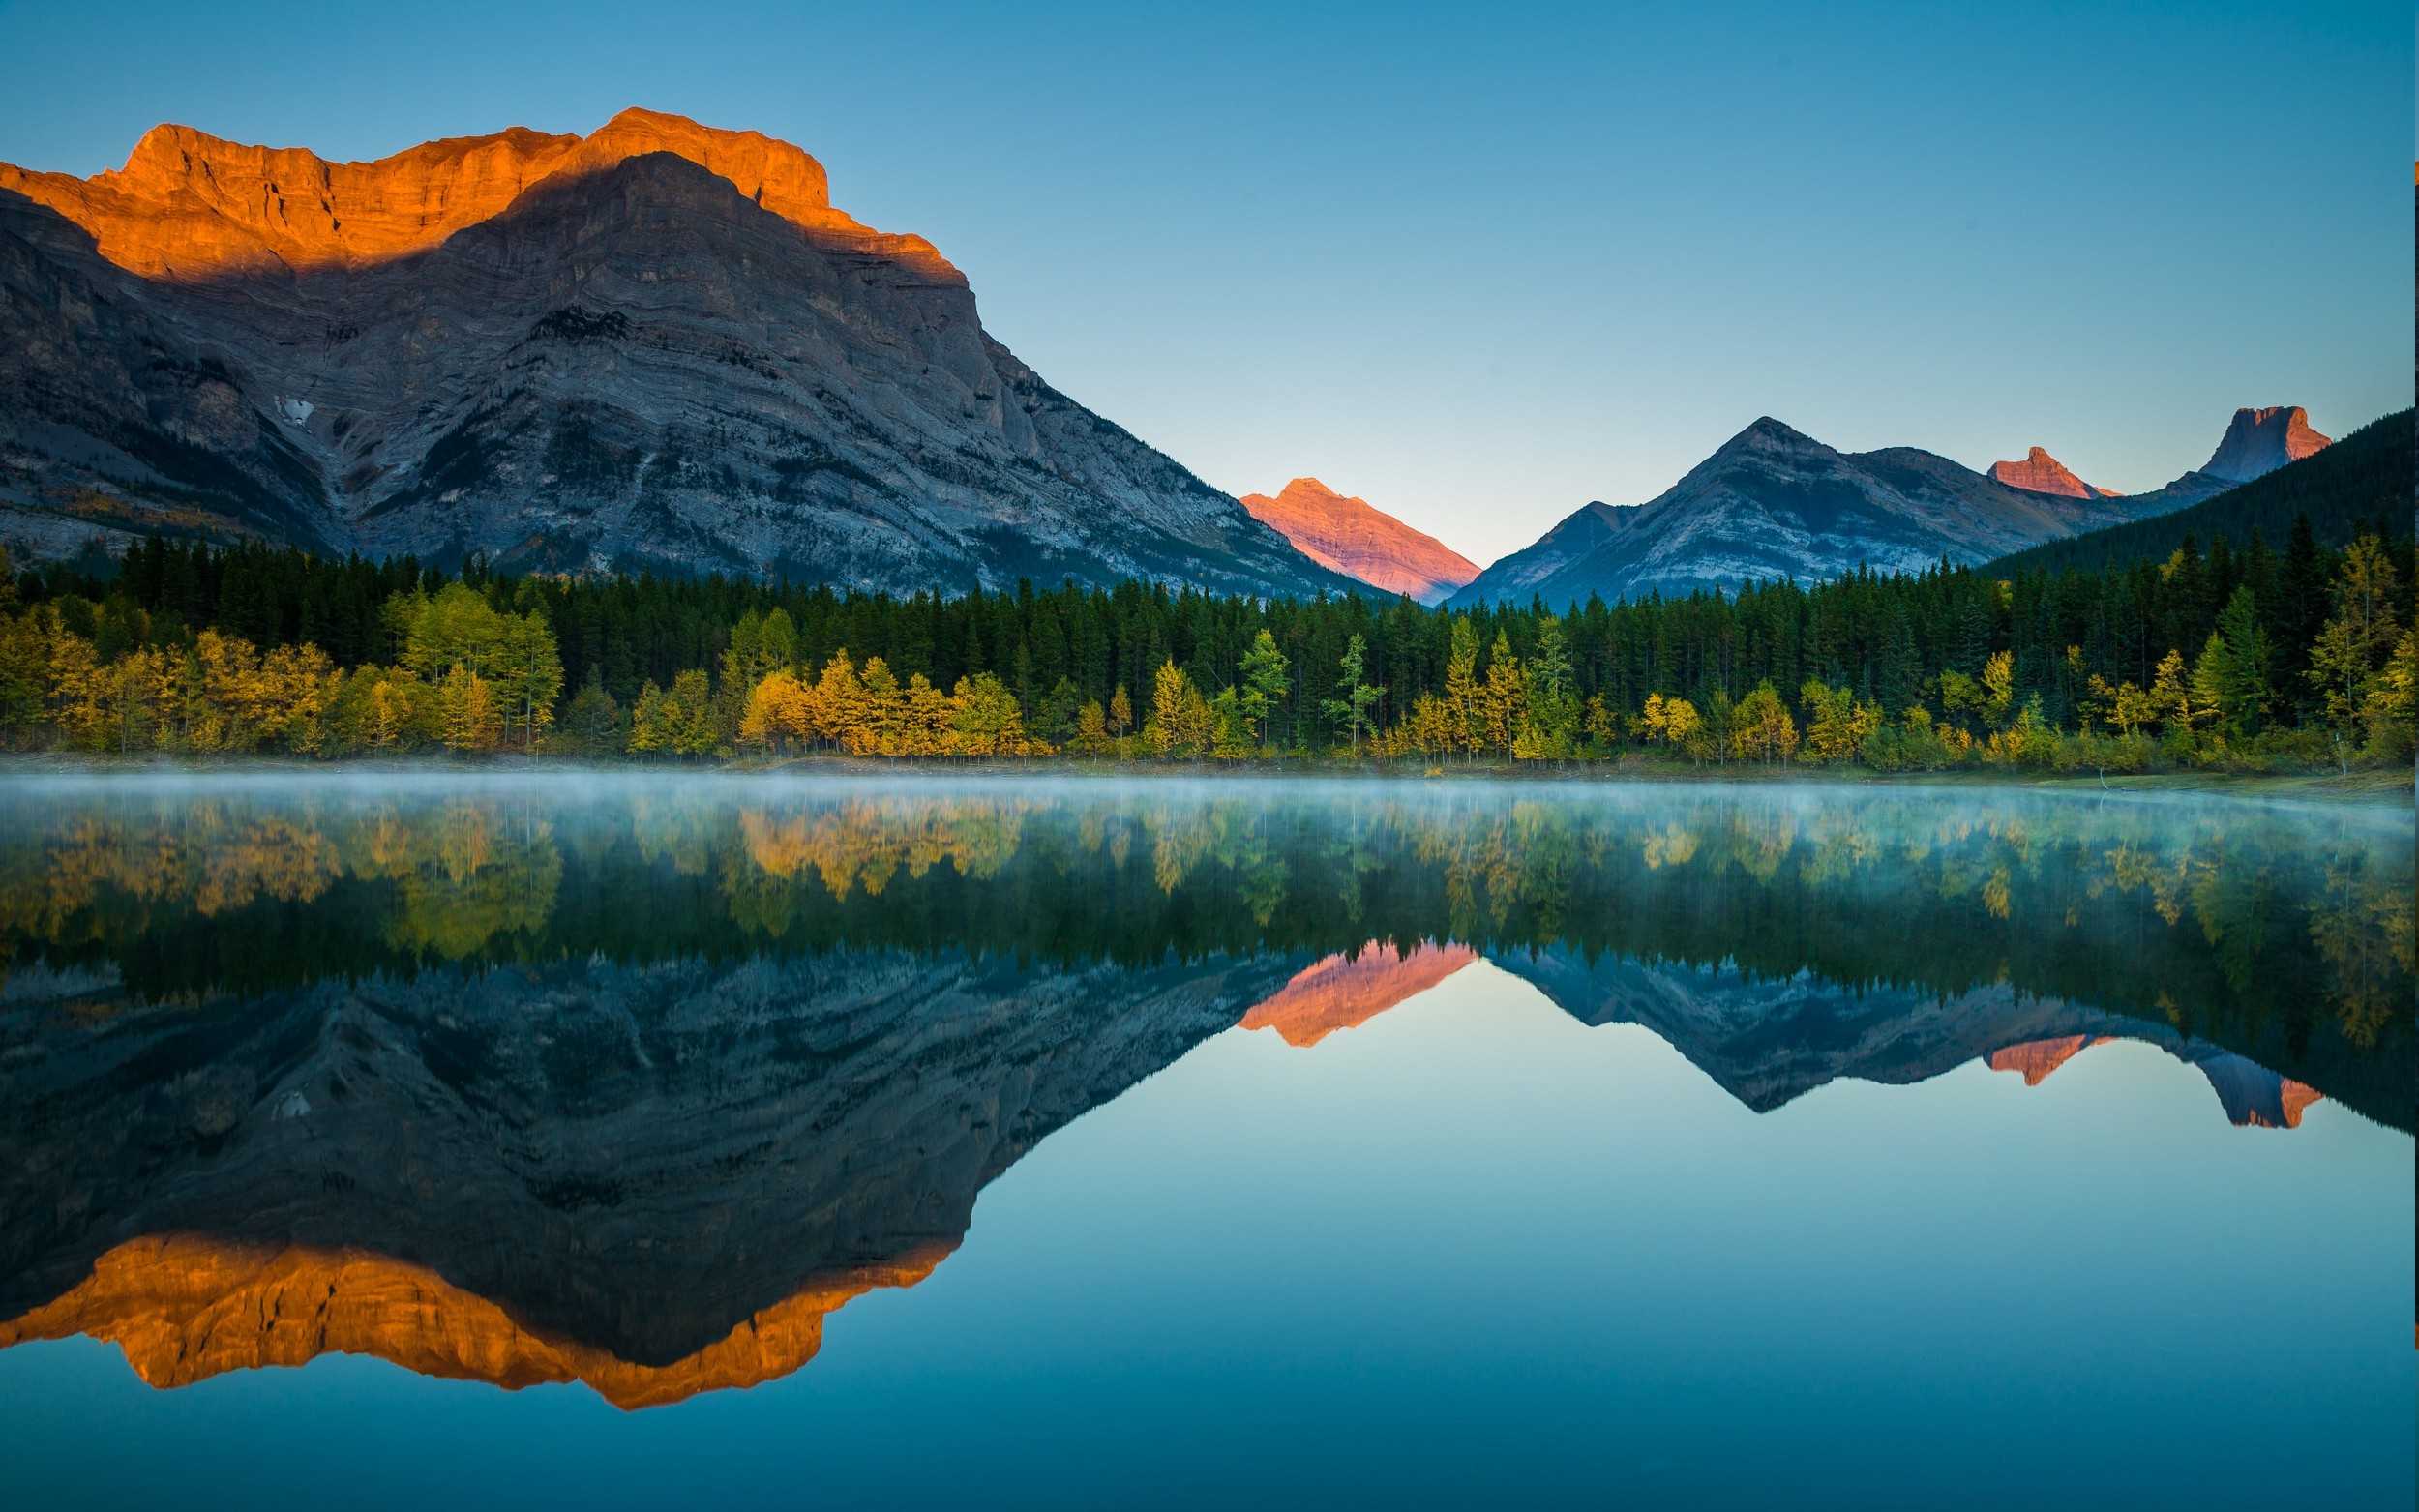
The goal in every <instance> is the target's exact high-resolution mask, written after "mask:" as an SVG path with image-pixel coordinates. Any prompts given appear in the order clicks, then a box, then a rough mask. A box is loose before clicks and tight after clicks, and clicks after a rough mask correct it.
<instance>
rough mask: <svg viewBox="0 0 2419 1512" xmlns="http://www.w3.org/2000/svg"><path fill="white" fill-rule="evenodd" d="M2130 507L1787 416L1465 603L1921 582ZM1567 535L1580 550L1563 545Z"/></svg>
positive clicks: (1506, 572) (1487, 577)
mask: <svg viewBox="0 0 2419 1512" xmlns="http://www.w3.org/2000/svg"><path fill="white" fill-rule="evenodd" d="M2139 512H2140V511H2139V510H2138V509H2136V508H2135V506H2133V505H2132V504H2130V503H2129V502H2127V501H2122V500H2107V499H2081V498H2068V497H2064V496H2061V495H2058V494H2049V493H2036V492H2032V491H2029V490H2027V489H2015V488H2010V487H2008V486H2007V485H2006V484H2003V483H1998V482H1994V481H1993V480H1991V479H1989V478H1986V477H1985V476H1983V475H1982V474H1981V473H1978V472H1973V471H1971V470H1969V469H1967V468H1964V467H1960V466H1958V465H1957V464H1956V462H1953V461H1951V460H1948V459H1947V458H1945V457H1936V456H1934V455H1933V454H1931V453H1929V452H1923V451H1917V450H1915V449H1914V448H1912V447H1894V448H1890V449H1887V450H1883V451H1878V452H1862V453H1855V454H1849V453H1843V452H1837V451H1834V450H1833V449H1832V448H1830V447H1828V446H1825V445H1823V444H1822V443H1821V442H1819V441H1816V440H1814V439H1813V438H1812V437H1810V436H1807V435H1805V434H1802V433H1800V432H1799V431H1796V430H1791V429H1790V428H1789V427H1787V426H1785V425H1782V424H1781V423H1780V422H1779V421H1777V420H1773V419H1769V418H1767V419H1763V420H1758V421H1757V422H1755V424H1753V425H1751V426H1749V427H1747V429H1746V430H1742V431H1740V432H1739V434H1737V435H1736V436H1733V437H1732V438H1731V439H1730V440H1729V441H1727V442H1725V443H1723V445H1722V447H1721V449H1720V450H1718V451H1717V452H1716V453H1715V454H1714V455H1713V456H1712V457H1710V458H1708V459H1706V460H1704V461H1703V462H1701V463H1699V464H1698V465H1697V466H1696V467H1695V468H1694V469H1693V470H1692V471H1690V472H1689V474H1688V475H1687V477H1685V478H1683V479H1681V480H1680V482H1679V483H1677V484H1675V485H1674V486H1673V487H1672V488H1671V489H1669V490H1667V491H1666V492H1664V493H1663V494H1661V495H1660V496H1658V497H1657V498H1655V499H1652V500H1650V501H1649V502H1647V503H1646V504H1644V505H1642V506H1639V507H1638V508H1637V509H1636V510H1635V511H1634V512H1630V511H1618V512H1615V511H1606V510H1603V509H1601V508H1600V507H1599V506H1597V505H1593V504H1592V505H1590V506H1588V508H1587V509H1586V510H1583V511H1581V512H1580V513H1579V514H1578V515H1574V516H1572V517H1571V518H1570V519H1567V520H1565V521H1563V523H1562V524H1560V525H1557V526H1556V527H1555V529H1554V531H1553V532H1552V533H1550V534H1549V535H1548V536H1547V538H1546V540H1545V541H1541V542H1539V543H1538V546H1537V547H1532V548H1529V550H1528V551H1525V552H1516V553H1514V554H1513V555H1512V556H1511V557H1508V558H1506V559H1505V561H1503V562H1501V563H1498V564H1497V565H1496V566H1495V567H1491V568H1489V569H1488V570H1487V571H1486V572H1485V573H1482V574H1480V575H1479V577H1478V580H1477V581H1475V582H1473V583H1471V584H1470V585H1469V586H1468V587H1466V588H1464V589H1462V590H1461V591H1460V592H1458V593H1456V594H1454V595H1453V597H1452V598H1451V599H1450V600H1449V601H1448V602H1449V603H1451V604H1453V605H1456V606H1463V605H1476V604H1484V603H1491V602H1495V601H1497V600H1499V599H1504V598H1511V599H1514V600H1519V601H1525V600H1526V599H1527V598H1528V597H1529V596H1530V595H1532V594H1535V595H1537V596H1539V597H1541V598H1543V599H1544V600H1545V602H1546V604H1547V605H1548V606H1549V607H1550V608H1563V607H1564V606H1565V605H1568V604H1574V603H1581V602H1584V601H1585V600H1586V599H1587V598H1588V596H1589V595H1590V594H1596V595H1598V596H1600V597H1601V598H1603V599H1604V601H1605V602H1606V603H1613V602H1617V601H1619V600H1622V599H1637V598H1643V597H1645V596H1646V595H1647V594H1649V593H1657V592H1659V593H1661V594H1663V595H1664V596H1666V597H1672V596H1681V595H1686V594H1688V593H1690V592H1694V591H1697V590H1700V589H1713V588H1720V589H1723V590H1725V591H1730V592H1736V591H1737V590H1738V589H1739V588H1740V587H1741V586H1743V585H1744V584H1746V583H1747V582H1750V581H1772V580H1775V579H1777V578H1798V579H1800V580H1807V581H1810V580H1816V579H1821V578H1836V577H1838V576H1840V575H1842V574H1844V573H1849V572H1853V571H1855V570H1856V569H1857V568H1858V567H1860V566H1863V567H1870V568H1872V569H1873V570H1874V571H1876V572H1917V571H1921V570H1922V569H1924V568H1926V567H1929V566H1931V565H1933V564H1934V563H1936V562H1938V561H1940V560H1941V559H1942V558H1943V557H1946V558H1948V559H1949V560H1951V561H1953V562H1975V561H1982V560H1985V559H1986V558H1988V557H1991V556H1996V555H1999V554H2001V553H2003V552H2006V551H2009V550H2014V549H2016V548H2019V547H2024V546H2029V545H2031V544H2033V543H2034V542H2037V541H2043V540H2048V539H2051V538H2054V537H2059V536H2068V535H2074V534H2076V533H2077V532H2079V531H2083V530H2089V529H2093V528H2096V527H2098V526H2100V525H2105V524H2111V523H2114V522H2116V521H2119V520H2123V519H2132V518H2134V517H2135V515H2136V514H2137V513H2139ZM1564 537H1567V538H1568V539H1569V540H1570V543H1571V544H1570V546H1569V547H1568V548H1564V547H1559V546H1555V547H1549V545H1548V543H1552V542H1555V541H1556V540H1557V538H1564Z"/></svg>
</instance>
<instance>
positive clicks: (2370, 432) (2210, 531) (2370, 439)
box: [1991, 409, 2419, 577]
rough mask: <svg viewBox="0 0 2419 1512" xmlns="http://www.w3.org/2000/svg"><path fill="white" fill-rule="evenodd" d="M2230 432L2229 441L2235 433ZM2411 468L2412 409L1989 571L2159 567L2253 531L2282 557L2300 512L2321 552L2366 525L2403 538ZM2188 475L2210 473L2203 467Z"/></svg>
mask: <svg viewBox="0 0 2419 1512" xmlns="http://www.w3.org/2000/svg"><path fill="white" fill-rule="evenodd" d="M2244 413H2245V414H2250V413H2254V411H2249V410H2246V411H2244ZM2239 418H2240V417H2239V416H2238V417H2237V419H2238V421H2239ZM2227 434H2228V437H2229V439H2230V438H2231V436H2232V434H2233V432H2232V431H2228V432H2227ZM2220 450H2221V451H2223V450H2224V448H2223V447H2221V448H2220ZM2415 465H2419V457H2415V456H2414V452H2413V447H2412V434H2411V412H2410V411H2409V410H2407V409H2405V410H2403V411H2401V412H2399V413H2397V414H2392V415H2387V416H2384V417H2383V418H2381V419H2378V420H2374V421H2371V422H2370V423H2369V424H2367V425H2365V426H2363V427H2361V428H2360V429H2359V430H2355V431H2353V432H2352V433H2351V434H2349V435H2347V436H2345V437H2344V439H2342V440H2341V441H2337V442H2335V443H2334V444H2332V445H2330V446H2328V447H2327V448H2326V449H2325V450H2323V451H2319V452H2315V453H2313V454H2311V455H2309V456H2307V457H2304V458H2303V459H2302V460H2299V461H2296V462H2291V463H2288V464H2286V465H2285V466H2283V467H2280V468H2278V469H2277V470H2276V471H2274V472H2271V473H2269V474H2267V475H2266V476H2264V477H2261V478H2258V479H2255V480H2254V481H2253V482H2250V483H2246V484H2243V485H2241V486H2239V487H2229V488H2228V489H2225V491H2224V492H2221V493H2219V494H2217V495H2215V496H2214V497H2211V498H2207V499H2203V500H2202V501H2200V502H2199V503H2196V504H2192V505H2188V506H2186V507H2185V508H2183V509H2179V510H2173V511H2170V512H2168V513H2165V514H2162V515H2157V516H2153V517H2152V518H2150V519H2137V520H2135V521H2133V522H2132V523H2130V524H2123V525H2112V526H2110V527H2108V528H2107V529H2105V530H2095V531H2092V532H2090V533H2089V534H2087V535H2080V536H2076V537H2075V538H2074V539H2072V540H2067V541H2051V542H2047V543H2046V544H2044V545H2041V546H2037V547H2032V548H2028V549H2026V550H2022V551H2018V552H2016V553H2015V554H2013V555H2011V556H2004V557H2001V558H2000V559H1999V560H1998V561H1996V562H1993V563H1992V564H1991V571H1992V572H1994V573H1997V574H1999V575H2000V576H2003V577H2006V576H2012V575H2014V574H2016V573H2018V572H2039V571H2044V570H2047V571H2057V570H2059V569H2062V568H2074V569H2076V570H2077V571H2081V572H2098V571H2099V570H2100V569H2101V568H2103V567H2123V566H2126V565H2127V564H2129V563H2132V562H2139V561H2164V560H2165V558H2166V557H2167V555H2168V554H2169V553H2170V552H2172V551H2173V550H2174V549H2175V548H2177V547H2179V546H2181V545H2183V543H2184V538H2185V537H2186V536H2188V535H2189V536H2191V537H2193V538H2194V539H2195V540H2197V541H2198V542H2199V543H2200V544H2201V545H2202V546H2203V547H2206V546H2208V545H2209V544H2210V543H2211V542H2213V541H2215V540H2216V539H2217V538H2218V537H2220V536H2224V537H2225V538H2226V539H2227V540H2228V541H2229V542H2231V543H2232V544H2233V545H2234V546H2235V547H2236V548H2243V547H2247V546H2249V545H2250V544H2251V537H2252V533H2253V532H2254V531H2257V532H2258V533H2259V535H2260V537H2261V539H2263V540H2265V541H2266V542H2267V544H2268V546H2269V547H2270V548H2273V549H2276V550H2280V551H2281V550H2283V549H2284V548H2285V541H2286V540H2287V538H2289V537H2290V535H2291V534H2292V529H2293V520H2294V518H2295V517H2296V516H2300V515H2308V516H2309V517H2310V526H2311V530H2312V533H2313V534H2314V535H2315V536H2316V537H2317V541H2318V544H2319V545H2320V546H2324V547H2339V548H2340V547H2342V546H2343V545H2344V543H2345V542H2347V541H2349V540H2350V539H2351V537H2352V531H2353V528H2354V526H2355V525H2356V524H2361V523H2366V522H2369V521H2372V520H2375V521H2382V522H2383V524H2384V526H2385V528H2386V529H2388V530H2389V531H2391V532H2393V533H2395V534H2401V533H2403V532H2404V531H2405V530H2407V529H2408V528H2409V520H2410V514H2409V510H2410V489H2411V479H2412V477H2413V476H2414V467H2415ZM2188 476H2193V477H2209V476H2211V475H2210V474H2208V473H2207V472H2205V471H2204V472H2200V473H2195V474H2190V475H2188Z"/></svg>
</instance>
